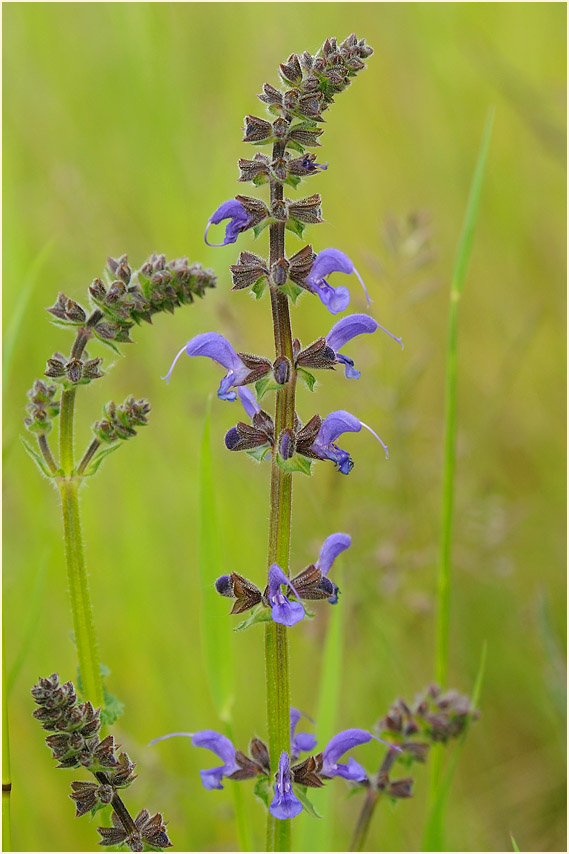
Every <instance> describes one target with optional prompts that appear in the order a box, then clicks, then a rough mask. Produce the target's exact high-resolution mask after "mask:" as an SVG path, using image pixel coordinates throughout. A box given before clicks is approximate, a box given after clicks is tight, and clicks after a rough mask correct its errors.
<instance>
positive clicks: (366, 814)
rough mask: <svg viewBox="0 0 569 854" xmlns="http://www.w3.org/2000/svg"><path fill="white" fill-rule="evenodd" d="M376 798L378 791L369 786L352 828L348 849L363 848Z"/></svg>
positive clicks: (361, 849)
mask: <svg viewBox="0 0 569 854" xmlns="http://www.w3.org/2000/svg"><path fill="white" fill-rule="evenodd" d="M378 800H379V792H376V791H375V789H372V788H371V787H370V788H369V789H368V790H367V794H366V799H365V802H364V805H363V807H362V811H361V813H360V814H359V817H358V823H357V824H356V829H355V830H354V835H353V837H352V842H351V845H350V851H363V850H364V845H365V841H366V837H367V833H368V830H369V826H370V823H371V819H372V816H373V813H374V811H375V807H376V804H377V802H378Z"/></svg>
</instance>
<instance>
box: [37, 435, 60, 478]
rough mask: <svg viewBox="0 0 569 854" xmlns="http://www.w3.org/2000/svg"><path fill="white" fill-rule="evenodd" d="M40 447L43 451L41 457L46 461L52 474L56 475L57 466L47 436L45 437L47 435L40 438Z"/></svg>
mask: <svg viewBox="0 0 569 854" xmlns="http://www.w3.org/2000/svg"><path fill="white" fill-rule="evenodd" d="M38 445H39V449H40V451H41V455H42V457H43V458H44V460H45V461H46V464H47V467H48V468H49V470H50V472H51V473H52V474H55V472H56V471H57V465H56V463H55V460H54V458H53V454H52V453H51V448H50V447H49V443H48V441H47V436H46V435H45V433H42V434H41V435H40V436H38Z"/></svg>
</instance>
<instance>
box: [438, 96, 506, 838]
mask: <svg viewBox="0 0 569 854" xmlns="http://www.w3.org/2000/svg"><path fill="white" fill-rule="evenodd" d="M493 122H494V110H493V108H491V109H490V111H489V113H488V117H487V119H486V125H485V127H484V133H483V135H482V142H481V145H480V150H479V152H478V159H477V161H476V166H475V168H474V175H473V178H472V183H471V185H470V192H469V195H468V201H467V204H466V212H465V215H464V220H463V223H462V230H461V234H460V239H459V242H458V249H457V253H456V259H455V263H454V269H453V273H452V280H451V288H450V307H449V319H448V336H447V364H446V380H445V438H444V461H443V489H442V509H441V534H440V544H439V558H438V569H437V625H436V650H435V679H436V681H437V682H439V683H440V685H442V686H443V687H444V686H445V685H446V681H447V672H448V650H449V623H450V583H451V563H450V559H451V540H452V522H453V503H454V470H455V444H456V402H457V391H456V389H457V372H458V355H457V353H458V306H459V303H460V298H461V296H462V291H463V288H464V282H465V279H466V272H467V269H468V262H469V260H470V254H471V251H472V241H473V237H474V228H475V225H476V219H477V216H478V208H479V206H480V196H481V193H482V183H483V179H484V170H485V166H486V159H487V156H488V149H489V145H490V136H491V134H492V125H493ZM431 761H432V764H431V786H430V796H431V804H432V808H431V812H432V811H433V809H434V805H435V804H436V803H437V802H438V790H439V787H440V783H441V775H442V761H443V753H442V750H441V749H440V748H438V749H435V750H433V752H432V757H431ZM440 821H441V828H442V821H443V816H442V815H441V816H440ZM441 832H442V830H441ZM441 844H442V842H441ZM431 850H438V849H431Z"/></svg>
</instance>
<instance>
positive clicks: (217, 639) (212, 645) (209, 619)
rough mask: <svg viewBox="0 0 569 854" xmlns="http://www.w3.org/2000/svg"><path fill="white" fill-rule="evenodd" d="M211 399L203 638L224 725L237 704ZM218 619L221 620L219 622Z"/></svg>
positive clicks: (205, 450)
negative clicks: (220, 590) (223, 591)
mask: <svg viewBox="0 0 569 854" xmlns="http://www.w3.org/2000/svg"><path fill="white" fill-rule="evenodd" d="M210 417H211V398H210V399H209V401H208V405H207V411H206V417H205V424H204V431H203V437H202V445H201V456H200V499H199V506H200V541H199V566H200V587H201V595H202V613H201V634H202V645H203V655H204V663H205V668H206V673H207V678H208V683H209V688H210V691H211V696H212V699H213V703H214V705H215V710H216V712H217V714H218V716H219V717H220V718H221V720H223V721H228V720H230V717H231V704H232V702H233V664H232V660H231V659H232V656H231V636H230V633H231V628H230V626H229V623H228V621H227V620H223V619H221V617H223V616H224V615H225V612H226V611H227V608H226V607H224V606H225V605H226V603H225V600H223V599H222V598H221V597H220V596H219V595H218V594H217V592H216V590H215V579H216V578H217V576H218V575H219V574H220V567H221V566H222V560H221V548H220V539H219V529H218V524H217V512H216V504H215V488H214V482H213V466H212V456H211V441H210ZM216 618H218V619H216Z"/></svg>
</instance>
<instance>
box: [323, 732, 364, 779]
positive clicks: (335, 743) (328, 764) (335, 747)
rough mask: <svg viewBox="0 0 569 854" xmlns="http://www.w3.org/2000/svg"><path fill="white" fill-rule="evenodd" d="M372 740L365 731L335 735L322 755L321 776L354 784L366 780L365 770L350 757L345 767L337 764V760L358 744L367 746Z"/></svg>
mask: <svg viewBox="0 0 569 854" xmlns="http://www.w3.org/2000/svg"><path fill="white" fill-rule="evenodd" d="M372 738H373V736H372V734H371V733H370V732H368V731H367V730H365V729H345V730H342V732H339V733H338V735H335V736H334V738H333V739H332V740H331V741H329V742H328V744H327V745H326V747H325V748H324V752H323V754H322V776H324V777H344V779H345V780H353V781H354V782H356V783H361V782H363V781H364V780H366V779H367V774H366V772H365V770H364V769H363V768H362V766H361V765H360V764H359V763H358V762H356V760H355V759H354V758H353V757H352V756H350V758H349V759H348V764H347V765H341V764H338V759H339V758H340V757H341V756H343V755H344V753H346V752H347V751H348V750H351V749H352V748H353V747H357V746H358V744H367V743H368V741H371V739H372Z"/></svg>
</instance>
